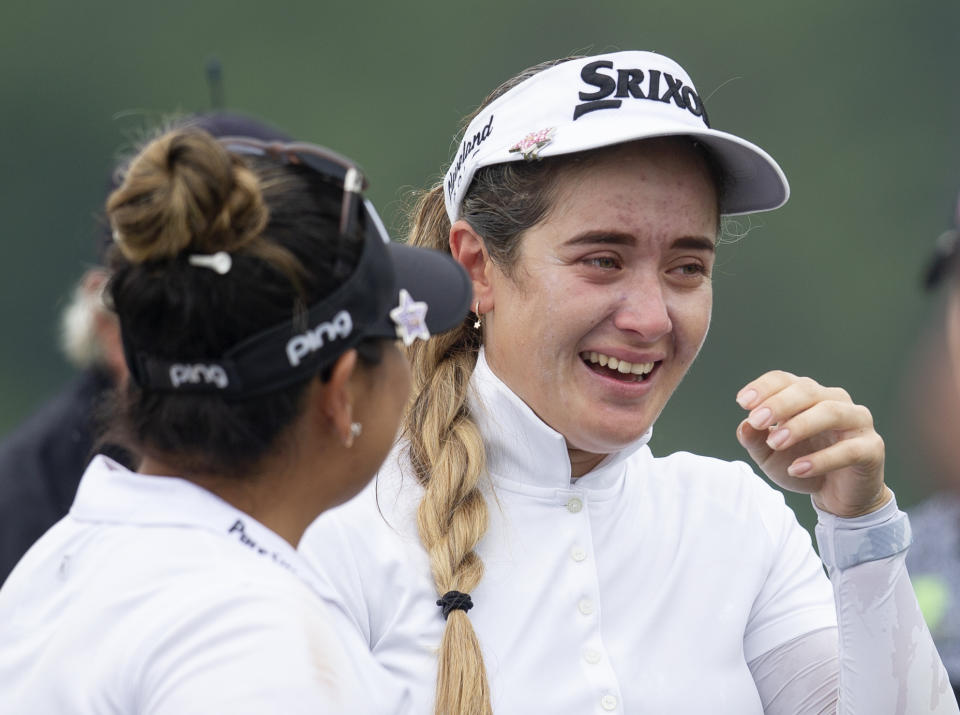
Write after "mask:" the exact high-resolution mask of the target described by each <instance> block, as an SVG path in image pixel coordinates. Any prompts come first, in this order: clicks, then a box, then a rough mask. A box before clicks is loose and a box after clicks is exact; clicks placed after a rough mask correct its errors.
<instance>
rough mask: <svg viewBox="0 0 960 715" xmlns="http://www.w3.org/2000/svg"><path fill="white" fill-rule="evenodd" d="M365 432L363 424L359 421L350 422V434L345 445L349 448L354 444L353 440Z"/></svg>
mask: <svg viewBox="0 0 960 715" xmlns="http://www.w3.org/2000/svg"><path fill="white" fill-rule="evenodd" d="M361 434H363V425H362V424H360V423H359V422H351V423H350V436H349V437H347V439H346V440H344V445H345V446H346V447H347V448H348V449H349V448H350V447H352V446H353V440H355V439H356V438H357V437H359V436H360V435H361Z"/></svg>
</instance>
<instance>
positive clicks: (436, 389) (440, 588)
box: [404, 185, 492, 715]
mask: <svg viewBox="0 0 960 715" xmlns="http://www.w3.org/2000/svg"><path fill="white" fill-rule="evenodd" d="M449 230H450V223H449V221H448V220H447V218H446V214H445V213H444V208H443V189H442V186H439V185H438V186H436V187H434V188H433V189H432V190H431V191H429V192H427V193H425V194H424V195H423V196H422V197H421V198H420V201H419V204H418V206H417V209H416V213H415V220H414V225H413V229H412V231H411V238H410V243H412V244H416V245H421V246H431V247H433V248H439V249H444V248H446V238H447V235H448V234H449ZM447 250H449V249H447ZM479 347H480V335H479V333H478V332H477V331H476V330H474V329H473V328H472V327H470V323H469V321H465V322H464V324H463V325H461V326H460V327H459V328H458V329H457V330H453V331H451V332H449V333H445V334H443V335H440V336H437V337H434V338H433V339H431V340H430V341H428V342H426V343H423V342H418V343H415V344H414V346H413V347H412V349H411V351H410V363H411V372H412V375H413V399H412V402H411V404H410V409H409V410H408V412H407V416H406V418H405V422H404V432H405V436H406V437H407V439H408V441H409V445H410V448H409V454H410V461H411V465H412V467H413V470H414V473H415V474H416V476H417V479H418V480H419V481H420V483H421V484H423V486H424V495H423V499H422V501H421V502H420V507H419V509H418V511H417V527H418V530H419V533H420V540H421V542H423V545H424V548H425V549H426V550H427V553H428V554H429V556H430V569H431V571H432V573H433V580H434V583H435V584H436V588H437V593H438V594H439V595H440V596H443V595H444V594H445V593H447V592H448V591H461V592H463V593H470V592H471V591H472V590H473V589H474V588H475V587H476V586H477V584H478V583H479V582H480V579H481V578H482V577H483V562H482V561H481V560H480V557H479V556H478V555H477V553H476V551H475V548H476V545H477V544H478V543H479V541H480V539H481V538H482V537H483V535H484V533H485V532H486V530H487V503H486V500H485V499H484V496H483V493H482V492H481V490H480V480H481V477H482V475H483V473H484V470H485V461H486V460H485V453H484V447H483V440H482V438H481V436H480V431H479V429H478V428H477V426H476V424H475V423H474V422H473V419H472V418H471V415H470V410H469V408H468V407H467V403H466V396H467V389H468V386H469V383H470V376H471V374H472V373H473V369H474V367H475V365H476V361H477V351H478V350H479ZM438 659H439V665H438V673H437V695H436V703H435V706H434V712H435V714H436V715H461V714H462V715H490V714H491V713H492V709H491V706H490V688H489V685H488V684H487V673H486V668H485V667H484V665H483V655H482V652H481V650H480V643H479V641H478V640H477V634H476V633H475V632H474V630H473V626H472V625H471V623H470V619H469V617H468V615H467V612H466V611H463V610H453V611H451V612H450V613H449V616H448V617H447V624H446V627H445V629H444V633H443V640H442V641H441V643H440V651H439V654H438Z"/></svg>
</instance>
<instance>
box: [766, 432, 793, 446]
mask: <svg viewBox="0 0 960 715" xmlns="http://www.w3.org/2000/svg"><path fill="white" fill-rule="evenodd" d="M789 436H790V430H788V429H778V430H777V431H776V432H772V433H771V434H770V436H769V437H767V446H768V447H769V448H770V449H777V448H778V447H779V446H780V445H782V444H783V443H784V442H786V441H787V437H789Z"/></svg>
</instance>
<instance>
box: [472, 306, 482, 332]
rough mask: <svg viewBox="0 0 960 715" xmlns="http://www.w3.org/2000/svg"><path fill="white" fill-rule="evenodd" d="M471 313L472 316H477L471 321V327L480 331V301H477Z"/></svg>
mask: <svg viewBox="0 0 960 715" xmlns="http://www.w3.org/2000/svg"><path fill="white" fill-rule="evenodd" d="M473 312H474V314H475V315H476V316H477V319H476V320H474V321H473V327H474V329H475V330H480V325H481V321H480V319H481V318H482V317H483V316H482V315H480V301H479V300H478V301H477V305H476V307H475V308H474V309H473Z"/></svg>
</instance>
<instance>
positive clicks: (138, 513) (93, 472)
mask: <svg viewBox="0 0 960 715" xmlns="http://www.w3.org/2000/svg"><path fill="white" fill-rule="evenodd" d="M70 517H71V518H72V519H74V520H76V521H81V522H94V523H112V524H129V525H134V526H169V527H180V528H195V529H203V530H205V531H209V532H213V533H216V534H219V535H220V536H223V537H224V538H226V539H229V540H230V541H232V542H234V543H235V544H236V545H237V546H238V547H239V548H242V549H244V550H246V551H248V552H249V553H251V554H253V555H255V556H259V557H261V558H267V559H270V560H271V561H273V562H274V563H276V564H278V565H279V566H282V567H283V568H285V569H287V570H288V571H291V572H292V573H293V574H294V575H296V576H297V577H298V578H300V580H302V581H304V582H305V583H306V584H307V585H308V586H310V587H311V588H312V589H313V590H314V591H316V592H317V593H318V594H320V595H324V594H325V593H326V591H325V590H324V589H323V588H322V587H321V585H320V584H319V583H318V582H317V581H316V580H315V578H314V577H313V575H312V571H311V569H310V568H309V567H307V566H306V565H305V564H303V563H302V561H301V557H300V555H299V554H298V553H297V551H296V549H294V548H293V547H292V546H291V545H290V544H289V542H287V541H286V540H285V539H283V537H281V536H280V535H279V534H277V533H276V532H274V531H273V530H271V529H270V528H268V527H266V526H264V525H263V524H261V523H260V522H259V521H257V520H256V519H254V518H253V517H252V516H250V515H249V514H247V513H246V512H243V511H241V510H239V509H237V508H235V507H233V506H232V505H230V504H229V503H227V502H225V501H224V500H223V499H221V498H220V497H218V496H217V495H216V494H214V493H213V492H210V491H207V490H206V489H204V488H202V487H200V486H198V485H196V484H194V483H193V482H190V481H187V480H185V479H181V478H179V477H158V476H152V475H149V474H136V473H134V472H131V471H130V470H129V469H127V468H126V467H124V466H123V465H121V464H118V463H117V462H115V461H113V460H112V459H110V458H109V457H106V456H104V455H102V454H101V455H97V456H96V457H94V458H93V460H92V461H91V462H90V465H89V466H88V467H87V469H86V471H85V472H84V474H83V477H82V479H81V480H80V486H79V487H78V489H77V496H76V498H75V499H74V502H73V506H71V507H70Z"/></svg>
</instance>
